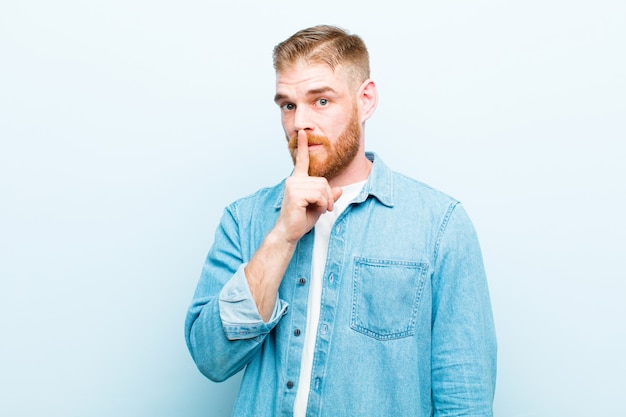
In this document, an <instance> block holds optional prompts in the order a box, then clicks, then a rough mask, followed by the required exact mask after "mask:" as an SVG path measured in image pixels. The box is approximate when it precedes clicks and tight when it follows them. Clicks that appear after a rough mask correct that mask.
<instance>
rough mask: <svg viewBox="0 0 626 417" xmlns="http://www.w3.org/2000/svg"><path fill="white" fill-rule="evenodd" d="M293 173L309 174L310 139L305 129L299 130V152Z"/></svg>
mask: <svg viewBox="0 0 626 417" xmlns="http://www.w3.org/2000/svg"><path fill="white" fill-rule="evenodd" d="M293 175H300V176H306V177H308V176H309V139H308V137H307V135H306V132H305V131H304V130H300V131H298V153H297V154H296V164H295V166H294V169H293Z"/></svg>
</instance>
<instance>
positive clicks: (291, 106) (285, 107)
mask: <svg viewBox="0 0 626 417" xmlns="http://www.w3.org/2000/svg"><path fill="white" fill-rule="evenodd" d="M295 108H296V105H295V104H293V103H287V104H283V109H284V110H288V111H290V110H293V109H295Z"/></svg>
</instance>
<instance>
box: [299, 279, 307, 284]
mask: <svg viewBox="0 0 626 417" xmlns="http://www.w3.org/2000/svg"><path fill="white" fill-rule="evenodd" d="M298 283H299V284H300V285H304V284H306V278H300V279H299V280H298Z"/></svg>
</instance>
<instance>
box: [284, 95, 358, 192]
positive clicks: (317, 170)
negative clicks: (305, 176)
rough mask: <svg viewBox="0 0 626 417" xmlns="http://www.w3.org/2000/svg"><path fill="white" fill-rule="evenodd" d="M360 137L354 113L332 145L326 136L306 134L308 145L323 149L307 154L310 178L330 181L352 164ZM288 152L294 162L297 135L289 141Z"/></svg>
mask: <svg viewBox="0 0 626 417" xmlns="http://www.w3.org/2000/svg"><path fill="white" fill-rule="evenodd" d="M360 137H361V125H360V124H359V116H358V113H357V111H356V107H355V109H354V112H353V113H352V117H351V118H350V121H349V122H348V125H347V126H346V128H345V129H344V131H343V132H341V134H340V135H339V137H338V138H337V140H336V141H335V143H334V144H331V142H330V140H329V139H328V138H327V137H326V136H320V135H313V134H311V133H309V132H307V138H308V139H309V145H321V146H322V147H323V149H320V150H315V151H313V152H311V153H309V175H310V176H312V177H324V178H326V179H327V180H330V179H332V178H334V177H336V176H337V175H338V174H340V173H341V171H343V170H344V169H345V168H346V167H347V166H348V165H349V164H350V162H352V160H353V159H354V157H355V156H356V155H357V153H358V151H359V145H360ZM288 146H289V152H290V153H291V157H292V159H293V161H294V164H295V162H296V154H297V153H298V133H297V132H296V133H295V134H294V135H293V136H292V137H291V138H290V139H289V143H288Z"/></svg>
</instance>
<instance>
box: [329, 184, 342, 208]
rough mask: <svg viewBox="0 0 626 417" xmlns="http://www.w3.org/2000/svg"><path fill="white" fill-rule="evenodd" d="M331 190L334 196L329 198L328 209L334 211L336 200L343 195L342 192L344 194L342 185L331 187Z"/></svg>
mask: <svg viewBox="0 0 626 417" xmlns="http://www.w3.org/2000/svg"><path fill="white" fill-rule="evenodd" d="M330 192H331V197H332V198H329V199H328V211H333V207H334V206H335V201H337V200H339V197H341V194H343V190H342V189H341V187H333V188H331V190H330Z"/></svg>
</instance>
